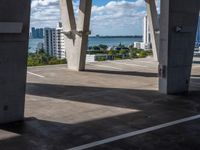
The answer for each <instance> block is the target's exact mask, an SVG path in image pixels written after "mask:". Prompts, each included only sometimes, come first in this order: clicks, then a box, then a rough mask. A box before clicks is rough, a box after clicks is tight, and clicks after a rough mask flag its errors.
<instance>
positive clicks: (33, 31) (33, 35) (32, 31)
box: [31, 27, 37, 39]
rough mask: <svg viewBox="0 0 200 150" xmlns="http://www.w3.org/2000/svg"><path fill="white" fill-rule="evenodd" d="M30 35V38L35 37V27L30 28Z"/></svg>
mask: <svg viewBox="0 0 200 150" xmlns="http://www.w3.org/2000/svg"><path fill="white" fill-rule="evenodd" d="M31 35H32V38H33V39H34V38H36V36H37V33H36V29H35V27H32V28H31Z"/></svg>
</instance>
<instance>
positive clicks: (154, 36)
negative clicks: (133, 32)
mask: <svg viewBox="0 0 200 150" xmlns="http://www.w3.org/2000/svg"><path fill="white" fill-rule="evenodd" d="M145 1H146V7H147V18H148V19H149V25H150V32H151V42H152V50H153V57H154V60H155V61H158V53H159V42H160V29H159V17H158V12H157V7H156V0H145Z"/></svg>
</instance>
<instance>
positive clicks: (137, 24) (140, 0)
mask: <svg viewBox="0 0 200 150" xmlns="http://www.w3.org/2000/svg"><path fill="white" fill-rule="evenodd" d="M73 2H74V10H75V12H76V13H77V11H78V5H79V0H74V1H73ZM145 13H146V11H145V2H144V0H93V7H92V17H91V27H90V29H91V31H92V35H97V34H99V35H103V36H104V35H142V32H143V26H142V24H143V17H144V15H145ZM59 21H60V10H59V0H44V1H42V0H32V11H31V27H36V28H40V27H42V28H44V27H56V24H57V22H59Z"/></svg>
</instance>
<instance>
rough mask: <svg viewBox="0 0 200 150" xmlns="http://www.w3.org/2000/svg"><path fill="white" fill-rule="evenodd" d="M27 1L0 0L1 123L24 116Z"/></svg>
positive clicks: (27, 35)
mask: <svg viewBox="0 0 200 150" xmlns="http://www.w3.org/2000/svg"><path fill="white" fill-rule="evenodd" d="M30 3H31V0H18V1H12V0H1V1H0V14H1V15H0V72H1V73H0V123H7V122H11V121H18V120H22V119H23V118H24V101H25V85H26V71H27V69H26V68H27V65H26V64H27V52H28V39H29V38H28V37H29V18H30Z"/></svg>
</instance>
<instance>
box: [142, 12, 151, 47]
mask: <svg viewBox="0 0 200 150" xmlns="http://www.w3.org/2000/svg"><path fill="white" fill-rule="evenodd" d="M143 49H146V50H147V49H151V33H150V25H149V19H148V17H147V15H146V16H145V17H144V29H143Z"/></svg>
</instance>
